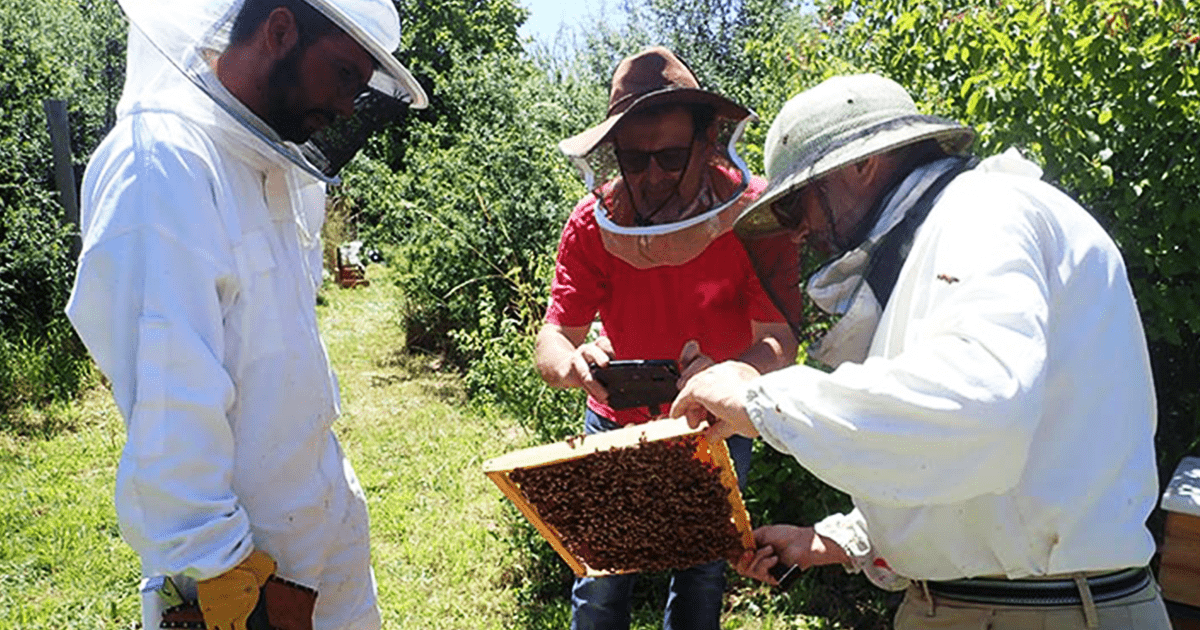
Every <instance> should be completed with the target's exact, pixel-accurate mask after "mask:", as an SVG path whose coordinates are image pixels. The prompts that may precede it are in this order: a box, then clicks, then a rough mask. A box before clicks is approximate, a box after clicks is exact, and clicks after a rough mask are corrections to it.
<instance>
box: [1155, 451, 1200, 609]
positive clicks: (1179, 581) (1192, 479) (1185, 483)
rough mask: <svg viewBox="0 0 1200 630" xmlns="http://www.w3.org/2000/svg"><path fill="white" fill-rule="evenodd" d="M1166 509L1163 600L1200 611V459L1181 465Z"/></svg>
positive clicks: (1165, 497)
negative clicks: (1199, 609)
mask: <svg viewBox="0 0 1200 630" xmlns="http://www.w3.org/2000/svg"><path fill="white" fill-rule="evenodd" d="M1162 508H1163V510H1165V511H1166V515H1167V523H1166V531H1165V534H1164V537H1163V544H1162V550H1161V551H1162V558H1161V562H1160V563H1159V568H1158V581H1159V583H1160V584H1161V585H1162V591H1163V599H1166V600H1169V601H1172V602H1178V603H1181V604H1186V605H1187V606H1192V607H1196V608H1200V457H1185V458H1184V460H1183V461H1182V462H1180V464H1179V467H1178V468H1176V469H1175V474H1174V476H1173V477H1172V478H1171V483H1170V484H1168V486H1167V489H1166V491H1165V492H1164V493H1163V499H1162Z"/></svg>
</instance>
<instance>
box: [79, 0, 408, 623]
mask: <svg viewBox="0 0 1200 630" xmlns="http://www.w3.org/2000/svg"><path fill="white" fill-rule="evenodd" d="M308 2H309V3H310V4H311V5H313V6H314V7H315V8H317V9H318V10H319V11H320V12H321V13H322V14H324V15H325V16H326V17H328V18H329V19H330V20H331V21H333V23H334V24H336V25H337V26H338V27H340V28H341V29H342V30H344V31H346V32H347V33H349V34H350V35H351V36H353V37H354V39H355V40H356V41H357V42H358V43H359V44H360V45H362V47H363V48H364V49H365V50H366V51H367V52H368V53H370V54H371V55H372V56H374V57H375V61H376V72H375V75H374V76H373V77H372V78H371V80H370V86H371V87H372V88H374V89H376V90H379V91H382V92H385V93H387V94H388V95H391V96H395V97H397V98H400V99H403V100H404V101H406V102H409V103H410V105H411V106H414V107H423V106H425V104H426V97H425V94H424V93H423V92H422V91H421V88H420V87H419V86H418V85H417V84H416V83H415V82H414V81H413V80H412V77H411V75H409V74H408V72H407V71H406V70H404V68H403V67H402V66H400V64H399V63H397V62H396V61H395V60H394V59H393V58H392V57H391V56H390V51H391V50H393V49H395V48H396V46H398V44H399V39H400V32H399V20H398V16H397V14H396V11H395V7H394V6H393V4H392V3H391V2H390V0H346V1H343V2H339V3H338V4H337V6H336V7H335V6H333V5H331V4H329V3H327V2H326V0H308ZM241 4H242V1H241V0H222V1H216V0H187V1H186V2H184V1H173V2H163V1H162V0H152V1H150V0H121V5H122V8H123V9H124V10H125V12H126V14H127V15H128V17H129V18H130V21H131V28H130V35H129V49H128V55H129V59H128V69H127V81H126V86H125V91H124V94H123V96H122V99H121V102H120V105H119V108H118V121H117V124H116V126H115V127H114V129H113V130H112V132H111V133H110V134H109V135H108V137H107V138H105V140H104V142H103V143H102V144H101V145H100V147H99V148H98V149H97V150H96V153H95V154H94V156H93V157H92V160H91V162H90V163H89V165H88V169H87V173H86V176H85V178H84V183H83V190H82V202H83V203H82V215H83V216H82V230H83V236H84V246H83V252H82V255H81V257H80V261H79V269H78V277H77V279H76V284H75V288H74V290H73V292H72V295H71V300H70V303H69V305H68V306H67V314H68V316H69V317H70V319H71V321H72V323H73V324H74V326H75V328H76V330H77V331H78V332H79V335H80V337H81V338H82V339H83V341H84V342H85V343H86V345H87V347H88V350H89V351H90V352H91V354H92V356H93V357H94V358H95V360H96V362H97V364H98V365H99V367H100V368H101V370H103V372H104V373H105V375H107V376H108V378H109V379H110V381H111V383H112V391H113V396H114V398H115V399H116V402H117V406H118V407H119V408H120V411H121V414H122V416H123V417H124V419H125V422H126V425H127V441H126V444H125V449H124V452H123V454H122V457H121V462H120V466H119V469H118V473H117V481H116V508H117V513H118V517H119V521H120V526H121V532H122V535H123V537H124V538H125V540H126V541H128V543H129V544H130V545H131V546H132V547H133V548H134V549H135V550H136V551H137V553H138V555H139V556H140V557H141V560H142V570H143V573H144V574H145V575H146V576H159V575H166V576H171V577H172V579H173V580H174V581H175V582H176V583H177V584H178V585H179V587H180V590H181V591H182V592H183V594H184V596H186V597H194V592H195V582H196V581H198V580H206V579H209V578H213V577H215V576H219V575H221V574H223V573H225V572H226V571H228V570H229V569H230V568H232V567H234V566H236V565H238V564H239V563H240V562H242V561H243V560H244V559H246V558H247V556H249V554H250V553H251V552H252V551H254V550H262V551H265V552H266V553H268V554H270V556H271V557H273V558H274V559H275V561H276V562H277V565H278V566H277V571H276V573H277V575H278V576H279V577H282V578H285V579H288V580H291V581H294V582H297V583H299V584H303V585H305V586H308V587H311V588H314V589H317V590H318V591H319V596H318V598H317V603H316V612H315V615H314V619H315V627H316V628H367V629H369V628H378V627H379V625H380V619H379V611H378V607H377V605H376V598H375V581H374V577H373V575H372V573H371V569H370V558H369V543H368V536H367V534H368V532H367V529H368V522H367V510H366V503H365V500H364V497H363V493H362V490H361V488H360V487H359V484H358V481H357V479H356V477H355V474H354V471H353V469H352V468H351V466H350V464H349V463H348V462H347V460H346V459H345V457H344V455H343V453H342V451H341V448H340V446H339V445H338V442H337V440H336V439H335V437H334V435H333V433H332V432H331V430H330V426H331V425H332V423H333V421H334V419H335V418H336V417H337V416H338V412H339V405H340V401H339V393H338V385H337V381H336V378H335V377H334V375H333V373H332V371H331V369H330V366H329V362H328V359H327V356H326V352H325V347H324V345H323V343H322V341H321V339H320V337H319V333H318V329H317V319H316V312H315V308H314V306H315V299H316V288H317V285H318V283H319V282H320V277H321V275H320V274H321V266H320V260H321V258H320V246H319V241H318V238H317V234H318V233H319V230H320V226H321V223H322V221H323V220H324V183H326V182H329V181H333V180H331V179H330V177H328V176H327V175H325V174H324V173H322V172H321V170H320V169H319V168H317V167H316V166H314V165H313V164H312V163H310V161H309V160H307V159H306V158H305V155H306V154H305V153H302V152H301V151H300V150H299V147H297V146H296V145H294V144H291V143H286V142H283V141H281V140H280V139H279V136H278V134H276V133H275V132H274V131H273V130H272V129H271V128H270V127H269V126H267V125H266V124H265V123H263V121H262V120H260V119H259V118H258V117H257V116H255V115H254V114H253V113H252V112H251V111H250V110H249V109H248V108H247V107H246V106H244V105H243V104H242V103H241V102H239V101H238V100H237V99H236V98H234V97H233V96H232V95H231V94H230V93H229V92H228V91H227V90H225V88H224V86H223V85H222V84H221V83H220V82H219V81H218V80H217V79H216V76H215V75H214V73H213V72H212V70H211V69H210V62H211V61H212V59H214V58H215V56H216V55H219V54H220V53H221V52H222V51H223V50H224V49H225V47H226V46H227V41H228V32H229V26H230V23H231V22H232V20H233V18H234V17H235V16H236V15H237V13H238V11H239V9H240V8H241ZM382 57H386V58H382ZM162 608H163V602H162V601H161V600H160V598H159V596H158V594H157V593H149V594H146V595H144V597H143V624H144V625H143V627H146V628H156V627H158V625H159V620H160V618H161V613H162Z"/></svg>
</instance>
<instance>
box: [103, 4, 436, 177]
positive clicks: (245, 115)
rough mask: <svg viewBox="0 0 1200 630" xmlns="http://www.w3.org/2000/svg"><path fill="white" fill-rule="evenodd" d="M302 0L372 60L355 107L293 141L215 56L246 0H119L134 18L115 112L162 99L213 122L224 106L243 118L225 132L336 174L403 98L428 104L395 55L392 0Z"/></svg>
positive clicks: (409, 103)
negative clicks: (239, 89)
mask: <svg viewBox="0 0 1200 630" xmlns="http://www.w3.org/2000/svg"><path fill="white" fill-rule="evenodd" d="M305 1H306V2H307V3H308V4H309V5H310V6H312V7H313V8H314V9H316V10H317V11H318V12H320V13H321V14H322V15H324V16H325V17H326V18H328V19H329V20H330V21H331V22H333V24H334V25H336V26H337V27H338V28H340V29H341V30H343V31H344V32H346V33H347V34H348V35H350V36H351V37H353V38H354V40H355V41H356V42H358V44H359V45H361V46H362V47H363V49H364V50H366V51H367V53H369V54H370V55H371V57H372V58H373V59H374V61H375V72H374V73H373V74H372V76H371V77H370V79H369V80H368V81H367V89H366V91H364V92H363V93H362V94H360V95H358V96H357V97H356V99H355V114H354V115H353V116H351V117H349V118H345V119H341V120H339V121H337V122H335V123H334V124H331V125H330V126H329V127H327V128H325V129H323V130H321V131H320V132H318V133H316V134H314V135H313V136H312V137H311V138H309V140H308V141H306V142H305V143H304V144H302V145H297V144H294V143H291V142H287V141H285V140H283V139H282V138H281V137H280V136H279V134H278V133H277V132H276V131H275V130H274V129H272V128H271V127H270V126H269V125H267V124H266V123H265V122H264V121H263V120H262V119H260V118H259V117H258V116H257V115H255V114H254V113H253V112H251V111H250V109H249V108H247V107H246V106H245V105H244V104H243V103H242V102H241V101H239V100H238V99H237V98H235V97H234V96H233V95H232V94H231V93H230V92H229V91H228V90H227V89H225V86H224V85H222V84H221V82H220V81H219V80H217V77H216V74H215V72H214V70H213V61H214V60H215V59H216V58H217V57H218V56H219V55H220V54H221V53H222V52H224V51H225V49H226V48H227V47H228V46H229V42H230V32H231V30H232V27H233V23H234V20H235V18H236V17H237V15H238V13H239V11H241V9H242V6H243V4H244V0H119V2H120V5H121V8H122V9H123V10H124V11H125V14H126V15H127V16H128V18H129V21H130V26H131V27H130V29H129V48H128V63H127V66H126V78H125V89H124V92H123V93H122V95H121V102H120V104H119V105H118V107H117V114H118V116H125V115H127V114H129V113H132V112H134V111H145V110H152V109H156V108H162V109H165V110H167V111H174V112H180V113H181V114H183V115H185V116H187V117H189V118H191V119H193V120H195V121H196V122H199V123H201V124H216V123H217V121H218V120H223V119H224V118H223V116H222V114H225V115H228V116H231V117H233V118H234V119H235V120H236V121H237V122H238V123H240V126H241V129H237V130H228V129H226V130H225V131H226V132H228V133H234V134H239V133H240V134H241V135H242V136H244V138H243V139H245V140H246V141H247V142H250V141H251V138H253V139H257V140H258V141H261V143H265V145H266V146H269V147H270V149H271V150H272V151H273V152H275V153H276V154H277V155H279V156H281V157H283V158H285V159H287V160H289V161H291V162H292V163H294V164H296V165H297V166H299V167H300V168H302V169H303V170H305V171H306V172H308V173H309V174H310V175H312V176H313V177H315V178H317V179H318V180H320V181H323V182H326V183H336V182H337V181H338V179H337V177H336V173H337V171H338V170H339V169H340V168H341V167H342V166H343V165H344V164H345V163H346V162H347V161H349V159H350V158H351V157H353V155H354V153H355V152H356V151H357V150H358V149H359V148H360V147H361V146H362V144H363V143H364V142H365V141H366V139H367V137H368V136H369V135H370V134H371V133H372V132H374V131H376V130H377V129H379V128H380V127H382V126H383V125H384V124H386V123H387V122H388V121H390V120H392V119H394V118H395V117H396V116H397V115H399V113H400V112H402V111H403V110H404V109H405V107H415V108H423V107H425V106H426V105H427V104H428V99H427V97H426V96H425V92H424V91H423V90H422V89H421V86H420V85H419V84H418V83H417V82H416V80H415V79H414V78H413V76H412V75H411V74H410V73H409V72H408V70H407V69H405V67H404V66H402V65H401V64H400V63H399V62H398V61H396V59H395V58H394V57H392V54H391V52H392V51H393V50H395V49H396V48H397V47H398V46H399V44H400V21H399V15H398V14H397V12H396V8H395V5H394V4H393V3H392V2H391V0H305ZM280 4H283V3H282V2H281V3H280ZM197 91H198V93H197ZM205 96H206V97H207V98H205ZM225 126H226V127H227V126H228V125H225Z"/></svg>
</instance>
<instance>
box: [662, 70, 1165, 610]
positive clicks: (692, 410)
mask: <svg viewBox="0 0 1200 630" xmlns="http://www.w3.org/2000/svg"><path fill="white" fill-rule="evenodd" d="M973 139H974V132H973V131H972V130H971V129H970V128H969V127H965V126H963V125H960V124H957V123H955V122H952V121H949V120H945V119H941V118H936V117H932V116H924V115H921V114H920V113H918V111H917V108H916V105H915V104H914V103H913V101H912V99H911V97H909V95H908V94H907V92H906V91H905V90H904V89H903V88H902V87H900V86H899V85H897V84H896V83H895V82H894V81H891V80H889V79H886V78H884V77H880V76H877V75H854V76H842V77H834V78H832V79H829V80H827V81H825V82H823V83H821V84H819V85H817V86H815V87H813V88H812V89H810V90H808V91H806V92H803V93H801V94H799V95H797V96H795V97H793V98H792V99H791V100H789V101H788V102H787V103H786V104H785V105H784V107H783V109H782V110H781V111H780V113H779V116H778V117H777V118H776V119H775V121H774V123H772V125H771V130H770V132H769V133H768V134H767V141H766V147H765V149H766V150H765V155H766V163H767V170H768V172H769V173H770V176H771V185H770V187H769V188H768V189H767V190H766V191H765V192H764V193H763V195H762V196H761V197H760V198H759V199H758V201H757V202H756V203H755V204H753V205H752V206H751V207H750V208H748V209H747V210H746V212H745V213H744V214H743V215H742V216H741V217H740V218H739V219H738V220H737V223H736V226H735V228H734V229H735V232H736V233H737V235H738V236H739V238H741V239H742V240H743V242H744V243H745V244H746V247H747V250H748V251H749V252H750V256H751V258H752V259H754V260H755V261H756V264H757V266H758V268H759V271H760V277H761V278H762V279H763V285H764V287H766V290H767V291H768V293H770V294H771V295H772V297H774V298H776V300H777V304H778V305H779V306H780V309H781V310H782V311H783V312H784V314H785V316H786V317H787V318H788V320H789V322H790V323H791V324H792V325H793V326H794V327H795V328H796V329H797V330H799V329H800V327H801V326H802V322H801V319H800V318H801V314H802V313H801V310H800V287H799V286H798V284H797V283H796V282H795V278H796V277H797V274H796V273H795V268H794V267H795V265H796V260H797V258H796V257H795V256H792V257H788V256H779V255H778V252H779V251H780V249H782V248H783V247H784V246H786V244H788V243H791V244H793V247H799V246H800V244H803V243H807V244H809V245H811V246H812V247H814V248H816V249H819V250H822V251H824V252H825V253H827V254H829V255H831V258H830V260H829V261H828V262H827V263H826V264H825V265H823V266H822V267H821V268H820V270H818V271H817V272H816V273H815V274H814V275H813V276H812V277H811V278H810V280H809V281H808V286H807V293H808V295H809V297H811V298H812V300H813V301H814V302H815V303H816V304H817V305H818V306H820V307H821V308H822V309H824V310H826V311H827V312H829V313H830V314H833V315H837V316H839V317H840V319H838V320H837V322H836V323H835V324H834V325H833V326H832V327H831V328H830V329H829V331H828V333H826V334H825V336H824V337H822V338H821V339H820V340H819V341H818V342H817V343H816V344H815V345H814V346H812V347H811V348H810V352H809V356H810V357H815V358H817V359H818V360H820V361H822V362H824V363H826V364H827V365H828V366H829V367H830V368H833V369H832V371H825V370H819V369H814V368H811V367H808V366H805V365H796V366H792V367H789V368H787V369H784V370H780V371H778V372H775V373H773V374H767V375H762V376H760V375H759V373H758V371H757V370H756V369H755V368H754V367H752V366H747V365H744V364H740V363H737V362H726V363H723V364H719V365H717V366H714V367H713V368H712V369H710V370H707V371H705V372H703V373H701V374H698V375H696V376H695V377H694V378H693V379H692V380H691V381H689V382H688V384H687V385H686V386H685V387H684V390H683V391H682V392H681V393H680V395H679V397H678V399H677V400H676V402H675V404H674V406H673V408H672V415H687V416H688V418H689V422H690V423H691V424H692V425H693V426H698V425H699V424H700V423H701V422H702V421H704V420H705V419H706V418H711V419H710V423H711V426H710V429H709V432H710V436H712V437H717V438H719V437H725V436H728V435H731V434H740V435H747V436H757V435H761V436H762V438H763V439H764V440H765V441H766V442H767V443H768V444H770V445H771V446H772V447H774V448H776V449H778V450H780V451H782V452H785V453H788V454H789V455H791V456H793V457H795V458H796V460H797V461H798V462H800V463H801V464H803V465H804V466H805V468H807V469H808V470H810V471H812V472H813V473H814V474H815V475H816V476H817V477H819V478H820V479H822V480H823V481H825V482H827V483H829V484H830V485H832V486H834V487H837V488H839V489H841V490H843V491H845V492H847V493H849V494H850V495H851V497H852V498H853V499H854V504H855V508H856V509H855V510H853V511H852V512H851V513H849V514H836V515H833V516H830V517H828V518H826V519H824V520H822V521H820V522H819V523H817V524H816V525H815V526H813V527H798V526H795V525H772V526H767V527H762V528H759V529H758V530H757V531H756V532H755V540H756V542H757V543H758V545H759V550H758V553H756V554H755V553H747V554H746V555H745V556H744V557H743V558H742V559H741V560H740V561H739V562H738V564H737V568H738V570H739V571H741V572H743V573H744V574H746V575H750V576H753V577H756V578H758V579H761V580H764V581H767V582H774V578H772V577H771V576H770V575H769V573H768V569H770V568H772V567H774V566H775V565H777V564H779V563H780V562H782V563H783V564H784V565H798V566H800V567H808V566H812V565H819V564H833V563H841V564H843V565H845V566H846V568H847V569H848V570H852V571H863V572H865V573H866V574H867V576H868V577H869V578H870V579H871V581H872V582H875V583H876V584H877V585H879V586H881V587H883V588H887V589H891V590H904V589H906V590H907V594H906V598H905V601H904V604H903V605H901V607H900V609H899V611H898V612H897V615H896V628H897V629H898V630H916V629H932V628H938V629H947V630H948V629H967V628H971V629H977V628H992V629H993V630H1031V629H1046V628H1054V629H1056V630H1074V629H1083V628H1103V629H1105V630H1134V629H1137V630H1149V629H1155V630H1164V629H1166V628H1169V627H1170V625H1169V622H1168V621H1167V617H1166V611H1165V609H1164V606H1163V602H1162V599H1161V598H1160V596H1159V594H1158V590H1157V587H1156V585H1155V583H1154V579H1153V577H1152V576H1151V575H1150V572H1149V570H1148V569H1147V568H1146V564H1147V562H1149V560H1150V558H1151V556H1152V555H1153V554H1154V551H1155V545H1154V540H1153V538H1152V537H1151V535H1150V532H1149V531H1148V530H1147V528H1146V525H1145V522H1146V518H1147V516H1148V515H1149V514H1150V511H1151V509H1153V507H1154V505H1155V503H1156V501H1157V495H1158V483H1157V477H1156V470H1155V469H1156V467H1155V455H1154V439H1153V437H1154V430H1155V423H1156V411H1155V409H1156V407H1155V396H1154V386H1153V381H1152V379H1151V374H1150V361H1149V356H1148V353H1147V350H1146V339H1145V335H1144V333H1143V330H1142V324H1141V321H1140V319H1139V316H1138V310H1137V305H1136V303H1135V302H1134V298H1133V293H1132V291H1131V289H1130V285H1129V281H1128V278H1127V276H1126V271H1125V265H1124V262H1123V261H1122V259H1121V254H1120V252H1119V251H1118V250H1117V247H1116V245H1115V244H1114V243H1113V241H1112V240H1111V239H1110V238H1109V237H1108V235H1107V234H1105V233H1104V230H1103V229H1102V228H1101V227H1100V226H1099V225H1098V224H1097V223H1096V221H1095V220H1094V219H1093V218H1092V217H1091V216H1090V215H1089V214H1088V213H1087V212H1086V211H1085V210H1084V209H1083V208H1081V207H1080V206H1079V204H1077V203H1075V202H1074V201H1073V200H1072V199H1071V198H1070V197H1068V196H1067V195H1065V194H1063V193H1062V192H1061V191H1059V190H1057V189H1055V188H1054V187H1053V186H1050V185H1049V184H1046V183H1045V182H1042V181H1041V179H1040V177H1041V169H1040V168H1038V167H1037V166H1036V165H1034V164H1033V163H1031V162H1029V161H1028V160H1026V159H1024V158H1022V157H1021V156H1020V154H1019V153H1017V152H1016V151H1015V150H1010V151H1008V152H1005V153H1003V154H1001V155H997V156H992V157H989V158H987V159H984V160H982V161H979V160H977V159H975V158H973V157H971V156H969V155H967V154H966V150H967V148H968V147H969V146H970V144H971V142H972V140H973ZM762 252H766V253H768V254H769V255H768V256H760V255H759V254H760V253H762ZM789 259H790V261H791V265H792V269H788V268H787V265H786V263H787V262H788V260H789ZM779 272H783V273H779ZM779 279H782V280H779ZM710 414H711V416H710Z"/></svg>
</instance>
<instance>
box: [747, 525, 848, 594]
mask: <svg viewBox="0 0 1200 630" xmlns="http://www.w3.org/2000/svg"><path fill="white" fill-rule="evenodd" d="M754 544H756V545H758V549H757V550H756V551H747V552H745V553H743V554H742V556H741V557H740V558H738V560H737V562H735V563H734V564H733V568H734V569H735V570H736V571H737V572H738V573H740V574H742V575H744V576H746V577H749V578H754V579H756V580H759V581H760V582H766V583H767V584H772V585H774V584H778V582H777V581H776V580H775V578H774V577H772V576H771V574H770V573H769V572H768V569H770V568H771V567H773V566H775V565H776V564H779V563H783V565H784V566H791V565H793V564H795V565H799V567H800V568H801V569H808V568H809V567H814V566H819V565H825V564H839V563H842V564H845V563H848V562H849V561H850V558H849V556H847V555H846V552H845V551H844V550H843V549H842V548H841V547H839V546H838V545H837V544H836V543H834V542H833V541H832V540H830V539H828V538H825V537H824V536H819V535H817V533H816V532H815V531H813V528H811V527H798V526H796V525H766V526H763V527H759V528H758V529H756V530H754Z"/></svg>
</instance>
